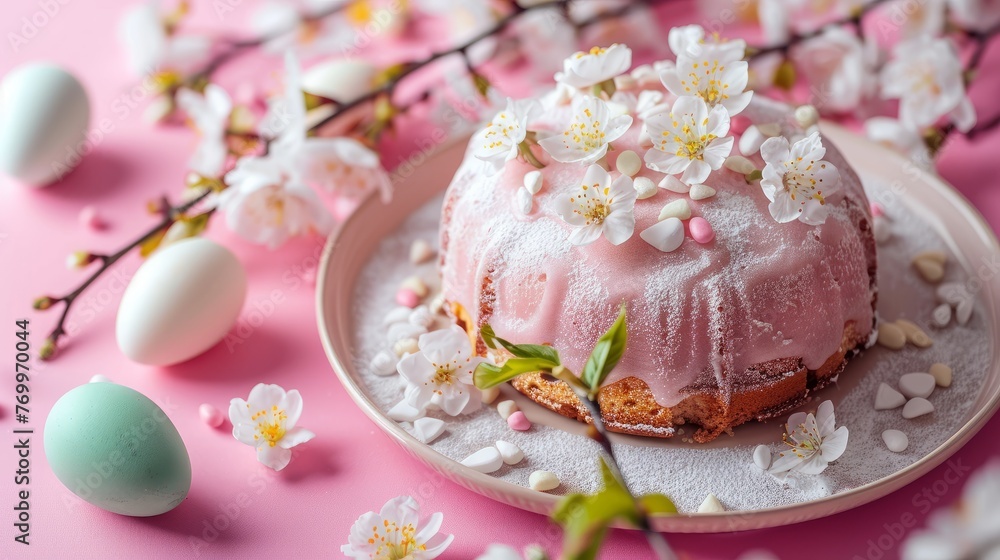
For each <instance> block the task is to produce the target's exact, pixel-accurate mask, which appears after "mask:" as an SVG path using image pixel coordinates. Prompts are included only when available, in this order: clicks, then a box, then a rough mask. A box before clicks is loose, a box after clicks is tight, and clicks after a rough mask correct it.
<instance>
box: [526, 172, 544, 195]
mask: <svg viewBox="0 0 1000 560" xmlns="http://www.w3.org/2000/svg"><path fill="white" fill-rule="evenodd" d="M542 182H543V179H542V172H541V171H539V170H537V169H536V170H534V171H529V172H527V173H525V174H524V188H526V189H528V192H530V193H531V194H533V195H534V194H538V191H540V190H542Z"/></svg>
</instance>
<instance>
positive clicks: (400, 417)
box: [386, 401, 425, 422]
mask: <svg viewBox="0 0 1000 560" xmlns="http://www.w3.org/2000/svg"><path fill="white" fill-rule="evenodd" d="M424 414H425V413H424V411H423V410H420V409H419V408H416V407H415V406H413V405H411V404H410V403H408V402H406V401H399V402H398V403H397V404H396V406H394V407H392V408H390V409H389V412H387V413H386V416H388V417H389V418H392V419H393V420H395V421H397V422H413V421H415V420H418V419H420V418H423V417H424Z"/></svg>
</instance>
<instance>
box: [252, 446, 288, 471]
mask: <svg viewBox="0 0 1000 560" xmlns="http://www.w3.org/2000/svg"><path fill="white" fill-rule="evenodd" d="M257 460H258V461H260V463H261V464H262V465H264V466H265V467H268V468H271V469H274V470H276V471H280V470H281V469H283V468H285V467H287V466H288V463H289V461H291V460H292V451H291V450H290V449H285V448H284V447H280V446H277V445H275V446H274V447H272V446H270V445H261V446H260V447H258V448H257Z"/></svg>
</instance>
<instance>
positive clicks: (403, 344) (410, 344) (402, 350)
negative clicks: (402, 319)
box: [392, 338, 420, 357]
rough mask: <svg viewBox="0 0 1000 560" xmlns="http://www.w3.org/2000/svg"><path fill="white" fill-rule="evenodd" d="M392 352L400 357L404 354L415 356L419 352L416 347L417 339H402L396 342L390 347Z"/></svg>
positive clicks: (418, 348)
mask: <svg viewBox="0 0 1000 560" xmlns="http://www.w3.org/2000/svg"><path fill="white" fill-rule="evenodd" d="M392 351H393V352H395V353H396V355H397V356H400V357H402V356H403V355H404V354H416V353H417V352H419V351H420V347H419V346H417V339H415V338H404V339H403V340H398V341H396V343H395V344H393V345H392Z"/></svg>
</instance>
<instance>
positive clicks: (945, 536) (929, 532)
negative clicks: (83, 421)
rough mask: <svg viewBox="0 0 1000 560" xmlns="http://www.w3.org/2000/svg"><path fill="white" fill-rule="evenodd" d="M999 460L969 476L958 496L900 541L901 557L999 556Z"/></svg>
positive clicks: (908, 559) (921, 559)
mask: <svg viewBox="0 0 1000 560" xmlns="http://www.w3.org/2000/svg"><path fill="white" fill-rule="evenodd" d="M997 535H1000V460H997V459H993V460H991V461H990V462H988V463H987V464H986V465H985V466H983V467H982V468H981V469H979V470H978V471H976V472H975V473H973V474H972V476H970V477H969V481H968V482H967V483H966V484H965V487H964V488H963V489H962V497H961V498H960V501H959V503H958V504H955V505H954V506H952V507H946V508H943V509H938V510H937V511H934V512H933V513H931V515H930V516H929V517H928V519H927V528H926V529H923V530H917V531H914V532H913V533H911V534H910V535H909V536H908V537H907V538H906V540H905V541H904V542H903V546H902V550H901V556H902V558H903V560H961V559H963V558H981V559H983V560H987V559H996V558H997V557H1000V542H998V541H997V540H996V536H997Z"/></svg>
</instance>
